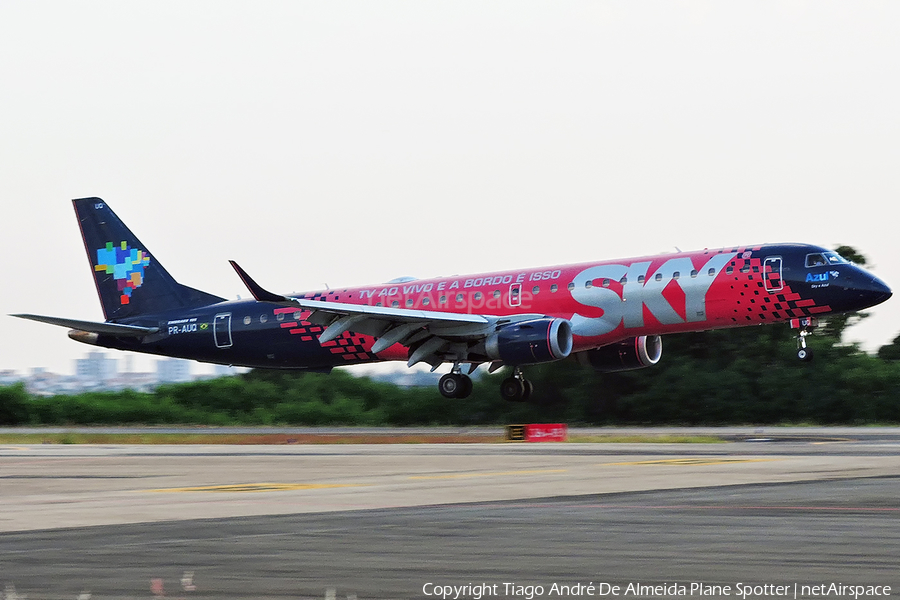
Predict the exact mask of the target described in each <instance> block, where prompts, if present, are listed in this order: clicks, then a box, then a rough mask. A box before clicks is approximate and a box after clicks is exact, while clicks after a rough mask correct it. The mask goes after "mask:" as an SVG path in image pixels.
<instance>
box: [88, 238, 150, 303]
mask: <svg viewBox="0 0 900 600" xmlns="http://www.w3.org/2000/svg"><path fill="white" fill-rule="evenodd" d="M149 264H150V256H149V255H148V254H147V253H146V252H144V251H143V250H138V249H137V248H129V247H128V243H127V242H122V243H121V244H119V245H118V246H113V243H112V242H107V243H106V248H100V249H99V250H97V264H96V265H95V266H94V270H95V271H97V272H99V273H106V274H107V275H112V276H113V278H114V279H115V280H116V285H117V286H118V289H119V292H120V293H121V294H122V295H121V296H120V298H119V301H120V302H121V303H122V304H123V305H124V304H128V303H130V302H131V293H132V292H133V291H134V290H135V289H137V288H139V287H141V285H142V284H143V283H144V268H145V267H146V266H147V265H149Z"/></svg>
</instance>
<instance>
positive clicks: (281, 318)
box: [275, 313, 284, 321]
mask: <svg viewBox="0 0 900 600" xmlns="http://www.w3.org/2000/svg"><path fill="white" fill-rule="evenodd" d="M275 320H276V321H284V313H278V316H277V317H275Z"/></svg>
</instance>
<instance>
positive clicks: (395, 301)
mask: <svg viewBox="0 0 900 600" xmlns="http://www.w3.org/2000/svg"><path fill="white" fill-rule="evenodd" d="M391 306H393V307H394V308H400V301H399V300H394V301H393V302H391Z"/></svg>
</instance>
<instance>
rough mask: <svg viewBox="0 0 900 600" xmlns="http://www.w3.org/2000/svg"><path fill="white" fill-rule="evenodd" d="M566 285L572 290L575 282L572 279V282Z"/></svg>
mask: <svg viewBox="0 0 900 600" xmlns="http://www.w3.org/2000/svg"><path fill="white" fill-rule="evenodd" d="M567 287H568V288H569V291H570V292H571V291H572V290H574V289H575V282H574V281H573V282H572V283H570V284H569V285H568V286H567Z"/></svg>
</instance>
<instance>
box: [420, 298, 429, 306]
mask: <svg viewBox="0 0 900 600" xmlns="http://www.w3.org/2000/svg"><path fill="white" fill-rule="evenodd" d="M429 304H431V300H429V299H428V298H422V306H428V305H429Z"/></svg>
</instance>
